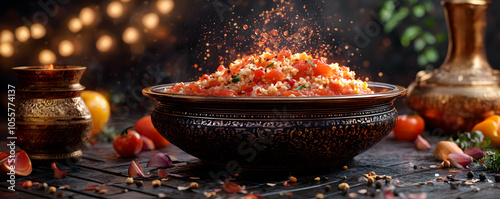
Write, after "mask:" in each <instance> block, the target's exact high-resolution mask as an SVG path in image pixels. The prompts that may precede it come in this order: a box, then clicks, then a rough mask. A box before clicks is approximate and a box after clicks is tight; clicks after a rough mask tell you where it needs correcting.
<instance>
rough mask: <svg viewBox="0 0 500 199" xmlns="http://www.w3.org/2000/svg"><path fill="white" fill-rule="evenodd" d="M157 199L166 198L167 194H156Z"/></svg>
mask: <svg viewBox="0 0 500 199" xmlns="http://www.w3.org/2000/svg"><path fill="white" fill-rule="evenodd" d="M157 196H158V198H166V197H167V194H164V193H158V194H157Z"/></svg>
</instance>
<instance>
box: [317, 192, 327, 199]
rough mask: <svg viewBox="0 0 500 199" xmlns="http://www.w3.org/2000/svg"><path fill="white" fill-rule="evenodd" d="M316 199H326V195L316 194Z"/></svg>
mask: <svg viewBox="0 0 500 199" xmlns="http://www.w3.org/2000/svg"><path fill="white" fill-rule="evenodd" d="M316 198H317V199H323V198H325V195H323V194H322V193H318V194H316Z"/></svg>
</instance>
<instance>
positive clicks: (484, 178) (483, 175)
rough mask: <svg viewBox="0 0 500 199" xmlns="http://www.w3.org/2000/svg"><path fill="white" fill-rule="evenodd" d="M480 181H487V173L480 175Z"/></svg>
mask: <svg viewBox="0 0 500 199" xmlns="http://www.w3.org/2000/svg"><path fill="white" fill-rule="evenodd" d="M479 180H481V181H485V180H486V174H485V173H481V174H479Z"/></svg>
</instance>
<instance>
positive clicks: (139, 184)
mask: <svg viewBox="0 0 500 199" xmlns="http://www.w3.org/2000/svg"><path fill="white" fill-rule="evenodd" d="M142 184H144V182H143V181H142V180H137V181H135V185H136V186H137V187H140V186H142Z"/></svg>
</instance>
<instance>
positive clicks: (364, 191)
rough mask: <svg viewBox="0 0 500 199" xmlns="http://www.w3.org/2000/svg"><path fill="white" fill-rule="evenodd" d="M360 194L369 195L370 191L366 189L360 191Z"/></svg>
mask: <svg viewBox="0 0 500 199" xmlns="http://www.w3.org/2000/svg"><path fill="white" fill-rule="evenodd" d="M358 193H359V194H363V195H365V194H367V193H368V190H366V189H360V190H358Z"/></svg>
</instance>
